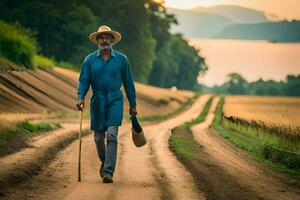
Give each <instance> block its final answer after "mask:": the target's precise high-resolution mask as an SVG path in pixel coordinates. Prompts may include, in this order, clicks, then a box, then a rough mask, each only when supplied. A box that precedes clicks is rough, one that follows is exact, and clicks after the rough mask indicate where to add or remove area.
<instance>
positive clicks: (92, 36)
mask: <svg viewBox="0 0 300 200" xmlns="http://www.w3.org/2000/svg"><path fill="white" fill-rule="evenodd" d="M100 34H110V35H112V36H113V39H112V42H111V45H114V44H116V43H117V42H119V41H120V40H121V34H120V33H119V32H116V31H112V30H111V28H110V27H109V26H105V25H103V26H100V27H99V28H98V31H97V32H93V33H91V34H90V35H89V39H90V40H91V41H92V42H94V43H96V44H98V41H97V36H98V35H100Z"/></svg>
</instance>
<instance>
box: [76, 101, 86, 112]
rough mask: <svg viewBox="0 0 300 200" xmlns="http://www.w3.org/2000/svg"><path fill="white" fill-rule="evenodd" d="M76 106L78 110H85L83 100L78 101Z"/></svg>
mask: <svg viewBox="0 0 300 200" xmlns="http://www.w3.org/2000/svg"><path fill="white" fill-rule="evenodd" d="M76 106H77V108H78V110H80V111H83V108H84V101H83V100H81V99H79V100H77V102H76Z"/></svg>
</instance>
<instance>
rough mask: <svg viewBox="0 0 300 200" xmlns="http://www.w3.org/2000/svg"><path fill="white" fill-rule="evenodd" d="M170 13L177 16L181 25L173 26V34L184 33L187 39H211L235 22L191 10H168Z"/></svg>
mask: <svg viewBox="0 0 300 200" xmlns="http://www.w3.org/2000/svg"><path fill="white" fill-rule="evenodd" d="M167 12H168V13H172V14H175V16H176V18H177V20H178V22H179V25H177V26H173V27H172V28H171V32H180V33H183V34H184V35H185V36H186V37H205V38H210V37H212V36H213V35H215V34H216V33H218V32H220V31H222V30H223V29H224V28H225V27H226V26H228V25H233V24H234V22H233V21H232V20H230V19H228V18H226V17H223V16H220V15H217V14H212V13H205V12H196V11H191V10H181V9H175V8H167Z"/></svg>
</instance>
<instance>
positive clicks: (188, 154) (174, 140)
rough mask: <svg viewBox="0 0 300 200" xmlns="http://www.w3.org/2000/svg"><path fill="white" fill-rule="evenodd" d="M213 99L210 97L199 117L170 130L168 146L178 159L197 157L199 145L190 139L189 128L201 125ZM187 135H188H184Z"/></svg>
mask: <svg viewBox="0 0 300 200" xmlns="http://www.w3.org/2000/svg"><path fill="white" fill-rule="evenodd" d="M212 100H213V97H211V98H210V99H209V100H208V101H207V102H206V104H205V106H204V108H203V111H202V112H201V113H200V115H199V116H198V117H197V118H196V119H194V120H192V121H191V122H186V123H184V124H182V125H181V126H179V127H176V128H174V129H172V134H171V137H170V139H169V146H170V148H171V149H172V150H173V152H175V153H176V155H177V156H179V157H180V158H189V159H194V158H196V157H197V155H198V153H199V151H200V149H201V145H200V144H198V143H197V142H196V141H195V140H193V138H192V134H191V127H192V126H193V125H195V124H198V123H201V122H203V121H204V120H205V118H206V116H207V114H208V111H209V108H210V106H211V103H212ZM185 133H188V134H185Z"/></svg>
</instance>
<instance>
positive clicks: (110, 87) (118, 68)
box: [77, 49, 136, 130]
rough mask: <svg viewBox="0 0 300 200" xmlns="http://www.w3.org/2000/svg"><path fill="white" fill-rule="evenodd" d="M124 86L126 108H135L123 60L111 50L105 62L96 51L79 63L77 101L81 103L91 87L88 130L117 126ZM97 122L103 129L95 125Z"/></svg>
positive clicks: (128, 70) (134, 94)
mask: <svg viewBox="0 0 300 200" xmlns="http://www.w3.org/2000/svg"><path fill="white" fill-rule="evenodd" d="M122 84H123V85H124V88H125V92H126V96H127V98H128V102H129V105H130V107H136V91H135V86H134V81H133V78H132V73H131V69H130V65H129V63H128V59H127V57H126V56H125V55H124V54H122V53H120V52H118V51H116V50H114V49H111V55H110V57H109V59H108V60H107V61H106V62H105V61H104V59H103V58H102V56H101V54H100V52H99V50H97V51H95V52H93V53H91V54H89V55H88V56H86V58H85V59H84V61H83V65H82V68H81V72H80V76H79V84H78V92H77V94H78V99H81V100H84V98H85V96H86V94H87V91H88V89H89V87H90V86H91V87H92V90H93V97H92V99H91V106H90V109H91V121H92V122H91V123H92V130H99V129H102V128H103V127H104V126H108V125H119V124H120V123H121V121H122V117H123V115H121V114H120V113H122V114H123V95H122V92H121V90H120V88H121V87H122ZM99 120H102V121H104V122H105V123H104V125H103V124H101V125H99V123H101V122H99Z"/></svg>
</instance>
